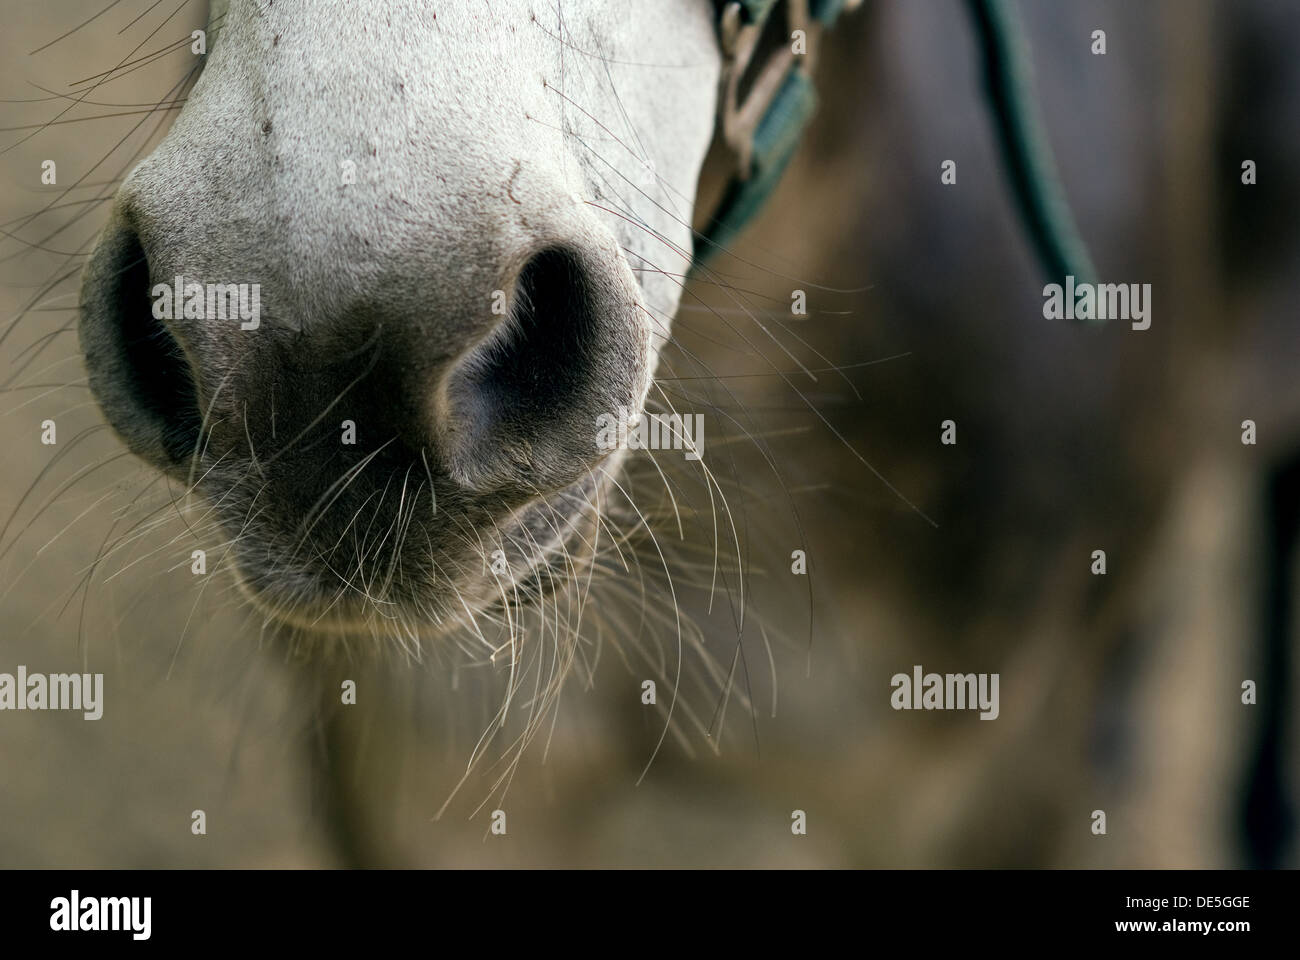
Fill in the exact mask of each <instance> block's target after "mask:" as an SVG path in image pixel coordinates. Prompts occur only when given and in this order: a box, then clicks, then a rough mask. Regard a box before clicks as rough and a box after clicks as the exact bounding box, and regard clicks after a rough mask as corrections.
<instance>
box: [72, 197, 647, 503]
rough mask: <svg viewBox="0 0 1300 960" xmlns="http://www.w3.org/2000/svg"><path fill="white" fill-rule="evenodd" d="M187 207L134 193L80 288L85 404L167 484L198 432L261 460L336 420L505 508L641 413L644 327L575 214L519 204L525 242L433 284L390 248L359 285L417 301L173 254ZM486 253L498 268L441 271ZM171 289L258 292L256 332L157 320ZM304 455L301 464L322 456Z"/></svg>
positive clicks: (244, 257)
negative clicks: (163, 293) (212, 422)
mask: <svg viewBox="0 0 1300 960" xmlns="http://www.w3.org/2000/svg"><path fill="white" fill-rule="evenodd" d="M189 209H192V204H190V203H189V202H187V198H185V197H181V198H179V199H178V198H176V197H169V196H168V195H166V194H165V193H159V194H157V195H155V196H154V197H152V198H142V197H141V196H140V193H139V183H138V182H136V183H133V184H132V186H131V187H130V188H129V189H127V190H124V193H123V196H122V197H121V198H120V199H119V204H118V208H117V210H116V211H115V214H114V217H113V219H112V221H111V223H110V225H109V227H108V229H107V231H106V232H105V234H104V236H103V237H102V238H101V242H100V244H99V246H98V248H97V249H96V251H95V253H94V255H93V257H92V259H91V262H90V264H89V266H88V269H87V271H86V275H85V279H84V283H83V294H82V316H81V326H80V330H81V338H82V343H83V350H84V353H85V357H86V363H87V368H88V371H89V375H90V384H91V388H92V390H93V391H94V392H95V394H96V396H97V397H98V398H99V400H100V403H101V405H102V406H103V408H104V410H105V412H106V413H107V415H108V418H109V420H110V422H111V423H112V425H113V426H114V428H115V429H116V430H117V432H118V433H119V434H120V435H121V436H122V437H123V439H124V440H125V441H126V442H127V444H128V446H129V447H130V448H131V449H132V450H133V451H135V452H136V453H137V454H139V455H141V456H143V457H144V458H146V459H147V460H149V461H150V462H152V463H154V464H155V465H157V466H159V467H160V468H162V469H164V470H170V471H172V472H173V473H178V474H180V473H185V472H188V470H189V469H190V467H191V466H192V464H191V459H192V456H193V454H194V451H195V448H196V445H197V444H198V443H199V433H200V426H201V423H202V421H203V418H204V417H205V416H207V417H209V418H213V419H225V420H227V421H232V422H234V423H236V424H238V425H239V429H238V430H236V431H234V432H233V434H232V436H231V437H230V438H229V440H228V443H227V444H226V445H225V446H224V447H223V450H225V451H229V452H230V453H233V454H235V456H236V457H238V458H244V457H246V458H248V459H250V460H258V461H259V462H260V463H261V464H266V463H267V462H268V459H270V458H273V457H275V454H276V451H277V450H278V449H279V447H281V446H283V445H284V444H285V443H286V442H289V443H293V442H300V443H302V445H303V446H310V444H309V443H308V442H307V441H299V440H298V437H297V435H298V434H299V433H301V432H302V431H307V430H314V429H316V427H317V425H318V424H319V423H320V422H322V418H323V417H325V415H326V414H327V413H328V412H330V411H333V410H337V411H338V418H342V417H344V416H346V418H347V419H349V420H351V421H352V422H354V423H355V424H356V425H357V428H358V430H359V431H362V432H363V433H364V434H365V435H366V437H367V438H368V439H370V440H388V439H390V438H392V439H393V440H396V441H398V446H399V449H400V448H405V449H407V450H409V451H415V452H417V453H420V454H424V455H425V456H426V458H427V459H428V460H429V461H430V463H431V466H433V467H440V468H441V469H440V471H439V472H440V473H442V474H443V475H444V477H446V478H447V479H449V480H450V481H453V482H454V483H455V484H456V485H458V486H459V487H460V488H461V489H462V490H464V491H466V492H467V493H470V494H471V495H473V494H481V495H486V494H489V493H490V494H492V495H493V496H494V497H495V498H498V499H504V500H505V501H507V502H518V501H524V500H528V499H531V498H533V497H535V496H537V495H539V494H540V493H544V492H547V491H551V490H556V489H560V488H562V487H564V486H567V485H568V484H571V483H573V482H575V481H577V480H579V479H581V478H582V477H583V476H584V475H585V474H586V473H587V472H588V471H590V470H591V469H592V468H593V467H594V466H595V465H596V464H597V463H598V462H599V461H600V460H601V459H602V458H603V457H605V456H607V455H608V454H609V452H610V451H608V450H606V449H602V448H601V446H600V445H599V444H598V438H599V435H600V430H599V428H598V424H599V423H600V422H601V420H602V419H608V418H609V417H625V416H627V415H628V414H629V413H632V414H635V413H637V412H639V411H640V409H641V406H642V404H643V403H644V400H645V396H646V393H647V391H648V389H649V384H650V382H651V376H652V365H653V350H652V344H651V329H650V326H651V324H650V314H649V312H648V310H647V309H646V307H645V306H644V305H643V303H642V301H641V292H640V288H639V286H638V285H637V283H636V280H635V278H634V276H633V275H632V272H631V269H630V267H629V266H628V264H627V261H626V259H625V257H624V256H623V254H622V251H621V249H620V247H619V246H618V243H617V241H616V240H615V239H614V238H613V237H612V236H611V235H609V234H608V233H607V232H605V231H603V229H602V228H600V227H599V225H598V224H594V223H589V222H587V221H585V220H584V219H583V216H584V215H583V213H582V211H581V209H580V208H579V207H578V206H577V205H576V204H574V205H570V204H567V203H564V204H556V203H552V204H550V205H549V206H548V207H547V209H545V210H542V211H535V210H527V209H526V207H524V208H521V209H524V210H525V212H524V213H523V214H521V216H527V215H528V214H531V215H532V216H533V218H534V220H535V221H537V222H546V223H547V224H548V226H547V228H546V229H544V230H535V231H534V232H533V234H525V233H523V232H521V231H514V232H511V231H499V232H498V234H497V236H496V238H495V242H494V243H493V244H491V245H484V246H480V247H479V248H478V249H477V250H475V251H474V252H473V253H471V252H470V251H469V250H464V251H457V250H452V249H445V250H443V251H442V252H443V254H444V256H445V257H446V260H447V265H446V267H445V268H444V269H443V270H442V271H441V272H442V273H443V274H444V275H443V276H437V275H436V273H437V272H439V271H437V270H436V269H431V268H430V266H429V265H428V263H427V261H426V263H425V264H424V265H422V266H421V268H420V272H417V273H414V274H412V272H411V271H410V270H409V269H408V268H407V266H406V265H405V260H406V258H405V257H403V256H402V254H403V248H401V247H389V248H384V249H382V250H380V251H378V252H376V253H375V254H374V255H372V259H371V261H370V264H369V265H370V267H371V268H372V269H374V270H375V272H378V273H381V274H382V273H383V272H384V271H385V270H387V269H388V267H389V266H391V268H392V270H393V271H403V270H405V271H406V273H407V274H408V275H414V276H417V277H419V276H423V277H424V278H425V279H426V280H427V285H426V288H425V289H420V288H419V286H418V285H417V286H412V285H410V284H408V283H406V282H401V283H398V282H384V283H377V284H373V285H371V286H369V287H365V286H363V285H360V284H356V283H353V282H351V281H348V282H343V283H340V282H338V281H336V280H332V279H331V280H321V281H320V282H319V283H316V284H312V285H309V286H310V287H311V289H313V290H315V291H316V292H317V296H316V299H314V300H313V299H312V298H311V297H309V296H307V295H305V294H303V293H302V292H301V291H299V290H297V289H296V288H295V286H294V284H292V283H287V282H285V281H283V280H277V279H276V278H277V277H284V276H286V275H288V274H289V273H290V272H291V270H296V271H297V273H298V274H299V275H300V276H301V275H314V276H322V275H323V274H324V273H325V271H323V270H321V269H320V268H316V269H315V270H313V269H312V268H311V267H310V266H306V265H301V264H298V265H294V264H282V263H280V262H279V257H278V256H277V255H272V256H271V257H269V258H268V257H267V255H266V253H265V251H264V250H263V251H262V252H260V253H259V254H256V255H255V254H254V253H252V252H251V251H245V250H243V249H240V248H239V247H229V248H226V249H225V250H222V249H221V248H219V247H217V246H216V245H214V244H208V245H206V246H204V245H202V244H199V243H193V242H191V241H189V240H185V239H177V238H184V237H185V236H186V235H187V233H188V232H191V231H188V230H187V227H186V226H185V224H184V219H183V218H184V217H185V216H186V214H185V213H184V211H186V210H189ZM248 229H249V235H250V241H249V245H250V247H258V246H265V244H257V243H255V242H253V241H252V240H251V237H252V236H258V235H260V236H263V237H273V238H276V239H277V240H278V242H276V243H273V244H272V249H275V248H277V247H282V248H284V249H296V248H297V247H298V244H299V243H300V242H301V241H300V238H298V237H294V236H285V235H282V234H283V233H284V232H285V231H284V228H283V227H282V226H279V225H274V224H270V225H250V226H249V228H248ZM193 232H197V231H193ZM453 235H454V236H465V234H464V232H463V231H461V232H459V233H455V234H453ZM373 246H375V247H380V246H382V245H381V244H374V245H373ZM485 248H486V249H490V250H492V251H493V253H492V258H493V259H494V260H496V261H497V262H495V263H486V264H485V263H482V262H481V261H479V262H478V263H477V265H476V266H475V268H474V269H473V270H472V271H470V272H465V271H463V270H460V271H459V272H457V270H458V267H457V265H458V264H461V263H464V262H466V261H474V260H475V255H477V256H478V257H483V250H484V249H485ZM214 251H215V252H214ZM223 258H224V259H223ZM386 259H389V260H393V261H403V262H401V263H398V262H394V263H393V264H391V265H389V264H386V263H385V262H384V261H385V260H386ZM254 260H257V261H258V262H259V263H260V266H259V268H258V270H256V271H253V272H252V273H250V272H249V270H248V267H247V264H248V263H250V262H253V261H254ZM174 274H177V275H186V274H188V276H185V280H186V282H188V281H190V280H197V281H199V282H200V285H202V282H203V281H204V280H211V281H217V282H225V281H228V280H231V279H234V278H240V279H249V278H253V277H260V278H262V279H263V280H264V285H263V286H262V287H261V289H260V294H259V300H260V303H261V304H262V305H263V306H264V307H265V308H266V316H264V317H262V318H260V320H259V322H258V323H257V325H256V328H255V329H246V326H247V325H245V326H241V324H240V323H239V318H238V317H227V318H215V317H206V316H205V317H203V318H194V317H191V316H189V315H188V314H183V312H182V311H181V310H180V304H179V303H177V304H176V309H175V310H174V315H173V316H168V317H166V318H159V317H158V316H157V315H156V312H155V311H154V309H153V307H154V306H155V304H154V302H153V300H152V299H151V297H152V294H151V291H156V290H157V289H158V288H159V285H162V286H169V285H170V284H171V283H172V281H173V275H174ZM196 274H197V276H196ZM449 276H450V277H453V278H456V279H457V280H458V281H459V282H461V283H464V284H466V285H465V286H457V283H456V282H449V279H448V278H449ZM331 284H332V286H331ZM322 289H324V290H325V292H324V293H321V292H320V291H321V290H322ZM449 290H452V291H454V293H449V292H448V291H449ZM440 331H441V333H440ZM334 419H336V418H332V419H330V420H328V421H323V422H325V423H329V424H333V425H334V426H335V427H337V424H336V423H334ZM318 439H319V441H320V442H319V443H318V444H317V445H316V446H315V447H311V448H312V449H318V450H320V456H321V458H322V459H328V456H329V455H330V454H331V452H332V451H331V449H330V447H327V446H325V445H324V444H325V438H324V437H321V438H318ZM272 462H274V461H272Z"/></svg>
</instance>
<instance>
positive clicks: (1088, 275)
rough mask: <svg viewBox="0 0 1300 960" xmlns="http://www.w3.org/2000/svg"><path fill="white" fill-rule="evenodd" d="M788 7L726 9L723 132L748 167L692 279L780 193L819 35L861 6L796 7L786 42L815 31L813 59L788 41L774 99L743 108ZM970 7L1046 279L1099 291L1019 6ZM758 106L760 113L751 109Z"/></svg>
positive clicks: (711, 229)
mask: <svg viewBox="0 0 1300 960" xmlns="http://www.w3.org/2000/svg"><path fill="white" fill-rule="evenodd" d="M778 3H779V0H730V2H725V0H719V7H720V11H721V13H720V19H721V28H720V34H721V39H722V45H723V55H724V57H725V58H726V61H725V64H724V72H723V82H722V92H721V94H720V107H719V115H720V118H721V119H720V126H721V127H722V133H723V136H724V139H726V141H727V143H728V145H729V146H730V147H731V149H732V150H733V152H735V153H736V155H737V158H738V164H737V169H736V172H735V174H733V176H732V178H731V180H730V182H729V183H728V185H727V187H726V190H725V192H724V194H723V197H722V200H721V201H720V202H719V204H718V207H717V209H716V211H715V212H714V214H713V216H712V218H711V220H710V222H709V224H708V226H707V227H706V228H705V229H704V230H703V231H701V232H699V233H697V234H696V237H695V241H696V242H695V253H694V262H693V263H692V266H691V270H692V273H697V272H698V271H699V270H700V269H701V268H702V267H704V266H706V265H707V264H708V262H709V261H710V260H711V259H712V257H713V256H715V255H716V254H717V253H718V252H719V251H721V250H725V249H727V248H729V247H730V246H731V244H732V243H733V242H734V241H735V239H736V238H737V237H738V236H739V234H740V233H741V231H742V230H743V229H744V228H745V226H746V225H747V224H748V223H749V221H750V220H752V219H753V217H754V216H755V215H756V214H757V213H758V211H759V210H760V209H761V208H762V206H763V204H764V203H766V202H767V199H768V197H770V196H771V194H772V192H773V190H775V189H776V185H777V183H778V182H779V181H780V179H781V174H782V173H784V172H785V168H786V166H787V164H788V163H789V162H790V158H791V157H792V156H793V155H794V151H795V148H796V147H797V146H798V145H799V141H800V139H801V138H802V136H803V132H804V130H805V128H806V127H807V125H808V121H809V120H810V119H811V117H812V115H813V113H814V112H815V110H816V108H817V93H816V90H815V89H814V86H813V82H812V78H811V76H810V74H811V68H812V61H813V59H814V55H815V50H816V46H815V44H816V40H817V36H816V34H817V33H818V32H819V31H820V30H821V29H824V28H828V27H830V26H832V25H833V24H834V23H835V20H836V18H837V17H838V16H839V14H840V13H841V11H843V10H844V9H845V8H846V7H848V6H852V5H855V4H854V3H853V2H852V0H787V2H786V20H787V22H786V27H785V29H786V36H787V37H788V36H789V34H790V33H791V32H792V31H793V30H795V29H803V30H805V31H806V33H807V43H808V44H809V47H808V52H807V53H806V54H804V55H801V56H791V55H789V54H788V53H787V52H786V51H789V49H790V43H789V41H788V39H787V40H786V42H785V43H784V45H783V50H782V51H781V53H780V54H779V55H778V56H779V59H777V61H776V64H777V65H773V64H768V65H765V66H764V73H768V72H769V71H770V73H771V79H770V81H769V83H768V84H767V85H766V89H762V90H760V88H761V87H763V86H764V85H763V82H762V81H761V80H760V81H759V82H757V83H755V84H754V87H753V92H751V94H750V96H749V97H748V98H746V102H745V103H739V102H737V99H738V97H737V94H738V82H739V76H740V75H741V74H744V73H748V72H752V71H751V68H750V64H749V62H748V61H749V57H750V55H752V54H753V53H754V51H755V48H756V46H757V39H758V34H759V33H760V32H761V31H762V30H763V29H764V27H765V26H766V25H767V19H768V17H769V16H770V15H771V14H772V13H773V11H774V10H775V8H776V7H777V5H778ZM967 6H968V7H969V9H970V12H971V16H972V18H973V20H974V23H975V27H976V33H977V35H978V40H979V46H980V52H981V55H982V59H983V63H984V83H985V88H986V93H987V95H988V98H989V106H990V108H991V112H992V113H993V117H994V121H995V128H996V132H997V138H998V144H999V147H1000V150H1001V153H1002V159H1003V163H1004V165H1005V167H1006V170H1007V173H1008V175H1009V178H1010V180H1011V185H1012V189H1013V191H1014V193H1015V197H1016V203H1017V206H1018V208H1019V211H1020V215H1021V219H1022V220H1023V222H1024V224H1025V228H1026V230H1027V231H1028V233H1029V236H1030V239H1031V241H1032V242H1033V245H1034V250H1035V253H1036V254H1037V256H1038V259H1039V261H1040V264H1041V266H1042V269H1043V271H1044V273H1045V274H1046V275H1047V276H1048V277H1050V278H1052V279H1054V280H1058V281H1059V280H1062V279H1063V278H1064V277H1065V276H1067V275H1073V276H1074V277H1075V279H1076V280H1077V281H1080V282H1083V281H1085V280H1087V281H1091V279H1092V278H1093V273H1094V271H1093V267H1092V261H1091V258H1090V257H1089V256H1088V251H1087V248H1086V247H1085V246H1084V244H1083V241H1082V240H1081V239H1080V237H1079V233H1078V230H1077V228H1076V227H1075V224H1074V219H1073V217H1072V216H1071V214H1070V208H1069V205H1068V203H1067V202H1066V199H1065V194H1064V191H1063V190H1062V189H1061V185H1060V181H1059V179H1058V178H1057V175H1056V168H1055V164H1054V162H1053V158H1052V152H1051V148H1050V147H1049V146H1048V143H1047V140H1046V137H1045V136H1044V134H1043V130H1042V125H1041V122H1040V121H1039V119H1038V114H1037V110H1036V107H1035V104H1034V101H1033V97H1032V94H1031V92H1030V67H1029V59H1028V55H1027V52H1026V44H1025V40H1024V37H1023V31H1022V29H1021V27H1020V23H1019V19H1018V16H1017V14H1016V12H1015V10H1014V8H1013V6H1012V5H1011V3H1010V2H1009V0H967ZM778 74H783V76H777V75H778ZM755 98H758V99H757V102H756V103H750V102H749V101H751V100H754V99H755ZM764 101H766V102H764ZM747 108H748V113H749V116H748V117H746V116H745V113H746V110H747ZM758 111H761V113H758ZM756 114H757V115H756Z"/></svg>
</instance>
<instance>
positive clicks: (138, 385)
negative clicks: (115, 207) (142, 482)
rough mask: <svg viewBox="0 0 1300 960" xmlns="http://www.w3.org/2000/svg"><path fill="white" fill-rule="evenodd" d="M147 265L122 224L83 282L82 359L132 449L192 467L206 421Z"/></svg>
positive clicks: (166, 463)
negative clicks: (159, 309) (157, 304)
mask: <svg viewBox="0 0 1300 960" xmlns="http://www.w3.org/2000/svg"><path fill="white" fill-rule="evenodd" d="M152 308H153V301H152V298H151V297H150V271H149V261H148V258H147V257H146V255H145V251H144V248H143V247H142V246H141V244H140V240H139V237H138V235H137V234H136V232H135V231H134V230H132V229H131V228H130V227H129V226H128V225H127V224H125V223H124V222H123V221H122V219H121V218H120V217H115V218H114V220H113V222H112V223H111V224H110V225H109V227H108V229H107V230H106V231H105V233H104V236H103V237H102V238H101V239H100V242H99V245H98V246H97V248H96V250H95V252H94V254H93V256H92V257H91V261H90V263H89V264H88V265H87V267H86V274H85V277H84V279H83V282H82V294H81V323H80V327H79V332H80V336H81V346H82V352H83V354H84V356H85V358H86V368H87V372H88V374H89V377H90V387H91V390H92V391H94V393H95V396H96V397H97V398H98V400H99V402H100V405H101V406H102V407H103V409H104V412H105V414H106V415H107V416H108V419H109V421H110V423H111V424H112V425H113V428H114V429H115V430H116V431H117V432H118V434H119V435H120V436H121V437H122V439H123V440H124V441H125V442H126V444H127V446H129V447H130V448H131V450H132V451H133V452H135V453H137V454H139V455H140V456H142V457H144V458H145V459H147V460H149V461H150V462H152V463H154V464H155V465H157V466H159V467H161V468H163V469H165V470H175V469H176V468H178V467H180V466H181V465H183V464H186V463H188V461H189V458H190V456H191V455H192V453H193V451H194V448H195V444H196V443H197V441H198V436H199V430H200V424H201V422H202V418H201V415H200V412H199V404H198V397H197V391H196V389H195V385H194V379H193V376H192V374H191V371H190V365H189V361H188V360H187V358H186V356H185V353H184V351H183V350H182V349H181V345H180V343H179V342H178V341H177V339H176V336H175V335H174V333H173V332H172V331H171V330H170V329H169V328H168V326H167V324H166V322H165V321H163V320H159V319H156V318H155V317H154V315H153V309H152Z"/></svg>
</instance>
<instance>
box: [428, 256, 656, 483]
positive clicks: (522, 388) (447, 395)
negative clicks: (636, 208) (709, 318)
mask: <svg viewBox="0 0 1300 960" xmlns="http://www.w3.org/2000/svg"><path fill="white" fill-rule="evenodd" d="M623 272H625V273H627V276H626V277H624V276H623V275H622V274H621V273H620V272H619V271H618V270H617V269H611V267H610V265H603V264H601V263H599V262H593V261H592V260H588V259H585V258H584V257H583V256H581V255H580V254H579V253H578V252H577V251H575V250H572V249H569V248H567V247H552V248H548V249H546V250H543V251H541V252H539V253H537V254H535V255H534V256H533V257H532V258H531V259H529V261H528V262H527V263H526V264H525V266H524V268H523V270H522V271H521V272H520V274H519V277H518V279H517V281H516V283H515V289H514V294H513V297H512V304H511V310H510V313H509V315H508V317H507V318H506V319H505V321H504V322H503V323H500V324H499V325H498V326H497V327H496V328H495V329H493V330H492V332H491V333H490V334H489V335H488V337H487V338H486V339H485V340H484V341H483V342H481V343H480V344H479V345H478V346H476V347H475V348H474V349H473V350H472V351H471V352H470V354H469V355H467V356H466V357H464V358H462V360H461V361H460V362H459V364H458V365H457V367H456V368H455V369H454V370H453V372H452V373H451V375H450V377H449V378H448V380H447V383H446V385H445V389H444V398H443V408H444V409H443V411H442V416H441V422H440V428H441V433H442V441H443V442H442V446H443V448H444V451H443V456H444V459H446V460H447V466H448V468H449V470H450V472H451V473H452V475H453V476H455V477H456V478H457V479H458V480H459V481H460V482H461V483H462V484H464V485H466V486H468V487H471V488H475V489H489V488H502V487H514V488H517V489H519V490H521V491H523V490H528V489H532V490H533V491H535V490H537V489H545V488H547V487H558V486H561V485H564V484H567V483H571V482H573V481H574V480H576V479H578V478H579V477H581V476H582V475H583V474H584V473H585V472H586V471H587V470H588V469H590V467H591V466H592V464H593V463H594V462H595V461H596V460H598V459H599V457H600V456H601V451H600V450H599V449H598V448H597V445H596V428H595V422H596V418H597V417H598V416H600V415H602V414H612V413H617V412H618V409H619V407H624V408H636V409H639V407H640V405H641V403H642V401H643V400H644V395H645V390H646V387H647V385H648V382H649V381H648V363H649V361H648V336H647V333H646V329H645V324H644V323H643V321H642V318H641V315H640V311H639V309H638V300H637V294H636V291H635V281H633V280H631V277H630V272H628V271H626V267H625V266H624V270H623Z"/></svg>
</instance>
